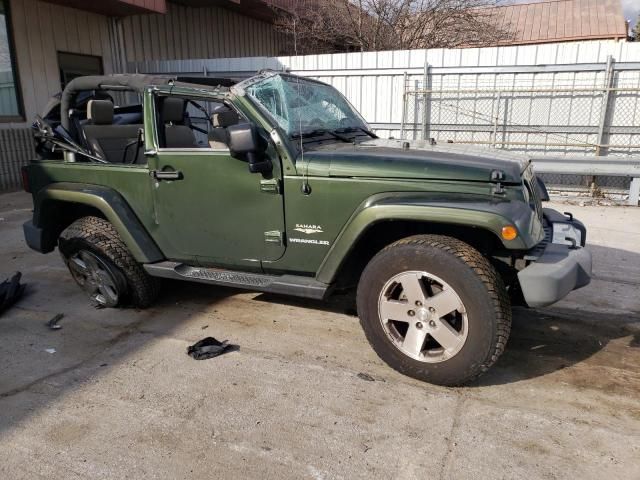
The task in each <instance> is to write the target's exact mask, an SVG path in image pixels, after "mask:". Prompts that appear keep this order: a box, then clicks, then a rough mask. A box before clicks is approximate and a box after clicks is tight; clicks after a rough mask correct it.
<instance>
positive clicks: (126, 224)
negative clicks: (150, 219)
mask: <svg viewBox="0 0 640 480" xmlns="http://www.w3.org/2000/svg"><path fill="white" fill-rule="evenodd" d="M51 201H56V202H69V203H75V204H80V205H87V206H90V207H93V208H95V209H97V210H99V211H100V212H102V214H103V215H104V217H105V218H106V219H107V220H108V221H109V222H110V223H111V224H112V225H113V226H114V228H115V229H116V231H117V232H118V234H119V235H120V238H122V241H123V242H124V243H125V244H126V245H127V248H129V250H130V252H131V254H132V255H133V257H134V258H135V259H136V261H138V262H140V263H153V262H158V261H161V260H163V259H164V255H163V254H162V252H161V251H160V249H159V248H158V246H157V245H156V244H155V242H154V241H153V239H152V238H151V236H150V235H149V233H148V232H147V230H146V229H145V227H144V226H143V225H142V223H141V222H140V220H139V219H138V217H137V216H136V215H135V213H134V212H133V210H132V209H131V207H130V206H129V205H128V204H127V202H126V201H125V199H124V198H123V197H122V195H120V194H119V193H118V192H116V191H115V190H113V189H110V188H106V187H101V186H98V185H87V184H78V183H56V184H52V185H49V186H47V187H45V188H43V189H42V190H40V191H39V192H38V193H37V195H36V198H35V202H34V204H35V209H34V213H33V223H34V225H36V226H43V225H44V224H45V223H46V220H45V219H44V218H42V212H43V210H44V207H45V206H46V204H47V203H48V202H51Z"/></svg>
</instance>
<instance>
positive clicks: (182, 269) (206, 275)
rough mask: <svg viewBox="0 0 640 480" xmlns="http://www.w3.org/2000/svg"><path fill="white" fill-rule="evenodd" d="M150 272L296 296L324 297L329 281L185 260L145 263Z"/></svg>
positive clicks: (178, 278) (151, 273)
mask: <svg viewBox="0 0 640 480" xmlns="http://www.w3.org/2000/svg"><path fill="white" fill-rule="evenodd" d="M144 269H145V270H146V271H147V273H148V274H149V275H151V276H153V277H161V278H172V279H176V280H190V281H192V282H200V283H208V284H210V285H223V286H227V287H236V288H244V289H246V290H257V291H260V292H269V293H281V294H284V295H293V296H296V297H306V298H315V299H318V300H321V299H323V298H324V297H325V295H326V293H327V291H328V289H329V285H327V284H326V283H321V282H318V281H317V280H315V279H314V278H310V277H302V276H296V275H265V274H263V273H251V272H236V271H233V270H223V269H219V268H202V267H193V266H191V265H186V264H184V263H176V262H159V263H148V264H146V265H144Z"/></svg>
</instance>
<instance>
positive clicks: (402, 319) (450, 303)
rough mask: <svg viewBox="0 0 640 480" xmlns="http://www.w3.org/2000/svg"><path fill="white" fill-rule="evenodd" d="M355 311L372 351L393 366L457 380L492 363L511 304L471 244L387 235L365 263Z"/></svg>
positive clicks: (439, 380)
mask: <svg viewBox="0 0 640 480" xmlns="http://www.w3.org/2000/svg"><path fill="white" fill-rule="evenodd" d="M357 303H358V315H359V317H360V323H361V324H362V327H363V329H364V332H365V334H366V336H367V339H368V340H369V343H370V344H371V346H372V347H373V349H374V350H375V351H376V353H377V354H378V356H379V357H380V358H381V359H382V360H384V361H385V362H386V363H387V364H389V365H390V366H391V367H393V368H394V369H396V370H398V371H399V372H401V373H403V374H405V375H409V376H411V377H414V378H417V379H419V380H424V381H427V382H429V383H434V384H439V385H448V386H453V385H461V384H464V383H468V382H470V381H471V380H473V379H475V378H476V377H478V376H479V375H481V374H482V373H484V372H485V371H487V370H488V369H489V367H491V365H493V364H494V363H495V362H496V361H497V359H498V357H499V356H500V354H501V353H502V351H503V350H504V347H505V345H506V343H507V338H508V337H509V331H510V328H511V306H510V304H509V298H508V295H507V292H506V289H505V287H504V284H503V282H502V279H501V278H500V276H499V275H498V273H497V272H496V270H495V269H494V268H493V266H492V265H491V264H490V263H489V261H488V260H487V259H486V258H485V257H483V256H482V255H481V254H480V253H479V252H478V251H477V250H475V249H474V248H472V247H471V246H469V245H468V244H466V243H464V242H462V241H460V240H457V239H454V238H451V237H446V236H441V235H418V236H414V237H409V238H406V239H403V240H400V241H398V242H395V243H393V244H391V245H389V246H388V247H386V248H385V249H384V250H382V251H381V252H379V253H378V254H377V255H376V256H375V257H374V258H373V259H372V260H371V261H370V262H369V264H368V265H367V267H366V268H365V270H364V272H363V274H362V276H361V278H360V282H359V284H358V293H357Z"/></svg>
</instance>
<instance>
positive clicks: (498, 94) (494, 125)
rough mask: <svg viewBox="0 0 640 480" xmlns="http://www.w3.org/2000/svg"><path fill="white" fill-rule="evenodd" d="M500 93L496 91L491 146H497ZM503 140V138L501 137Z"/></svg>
mask: <svg viewBox="0 0 640 480" xmlns="http://www.w3.org/2000/svg"><path fill="white" fill-rule="evenodd" d="M501 93H502V92H500V91H498V92H497V93H496V112H495V113H496V114H495V116H494V120H493V148H498V122H499V121H500V99H501ZM503 140H504V139H503Z"/></svg>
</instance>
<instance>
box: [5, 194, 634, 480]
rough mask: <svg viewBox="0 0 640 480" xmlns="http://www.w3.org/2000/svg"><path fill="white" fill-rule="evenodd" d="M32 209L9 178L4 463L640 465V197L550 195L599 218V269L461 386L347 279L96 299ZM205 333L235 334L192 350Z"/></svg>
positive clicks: (64, 472)
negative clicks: (638, 200)
mask: <svg viewBox="0 0 640 480" xmlns="http://www.w3.org/2000/svg"><path fill="white" fill-rule="evenodd" d="M30 208H31V204H30V198H29V197H28V196H27V195H26V194H23V193H12V194H4V195H0V219H1V220H0V238H2V242H1V243H0V259H1V261H0V277H2V278H4V277H7V276H9V275H10V274H11V273H13V271H15V270H21V271H22V272H23V281H24V282H27V283H28V284H29V287H28V291H27V296H26V297H25V298H23V299H22V300H21V301H20V302H19V303H18V304H17V305H16V306H15V307H13V308H12V309H11V310H9V311H7V312H6V313H5V314H4V315H3V316H1V317H0V327H1V328H2V339H3V341H2V343H0V365H1V367H0V368H1V370H0V458H1V459H2V460H1V461H0V477H1V478H11V479H22V478H24V479H27V478H28V479H33V478H47V479H52V478H64V479H70V478H76V477H78V478H105V479H122V478H149V479H152V478H163V479H164V478H195V477H202V478H211V477H215V478H221V479H224V478H260V479H263V478H284V479H289V478H290V479H300V478H311V479H339V478H344V479H354V478H397V479H411V478H456V479H466V478H523V477H524V478H529V479H532V478H567V477H572V478H581V479H592V478H593V479H600V478H603V477H606V478H621V479H626V478H629V479H633V478H640V461H639V460H638V459H640V293H639V291H640V288H639V287H640V208H629V207H597V206H594V207H575V206H571V207H569V206H566V205H559V206H556V208H558V209H559V210H561V211H564V210H570V211H572V212H573V213H574V214H575V215H576V217H577V218H580V219H581V220H583V221H584V222H585V223H586V224H587V227H588V229H589V234H588V242H589V243H590V248H591V250H592V252H593V254H594V262H595V263H594V270H595V278H594V280H593V281H592V283H591V285H589V286H588V287H586V288H584V289H582V290H580V291H576V292H573V293H572V294H571V295H570V296H569V297H568V298H567V299H566V300H564V301H562V302H560V303H558V304H557V305H555V306H553V307H551V308H546V309H538V310H523V309H518V310H516V311H515V313H514V324H513V329H512V334H511V339H510V340H509V343H508V345H507V349H506V352H505V354H504V355H503V356H502V358H501V359H500V361H499V362H498V364H497V365H496V366H495V367H494V368H493V369H492V370H491V371H490V372H489V373H488V374H487V375H485V376H483V377H482V378H481V379H480V380H479V381H477V382H476V383H475V384H473V385H472V386H470V387H467V388H457V389H447V388H441V387H435V386H431V385H428V384H423V383H420V382H418V381H415V380H412V379H409V378H406V377H403V376H402V375H400V374H398V373H396V372H395V371H393V370H391V369H390V368H389V367H387V366H386V365H385V364H383V363H382V362H381V361H380V360H379V359H378V358H377V357H376V355H375V354H374V353H373V351H372V350H371V348H370V347H369V345H368V344H367V342H366V340H365V338H364V335H363V333H362V331H361V329H360V326H359V324H358V320H357V318H356V317H354V316H351V315H349V314H347V313H346V312H348V311H350V309H351V303H350V302H349V301H348V299H345V298H338V299H334V300H332V301H331V302H329V303H321V302H313V301H308V300H299V299H289V298H285V297H278V296H275V295H266V294H257V293H251V292H240V291H236V290H231V289H226V288H216V287H209V286H204V285H197V284H188V283H177V282H166V283H165V284H164V290H163V295H162V298H161V300H160V301H159V302H158V303H157V304H156V305H155V306H154V307H153V308H151V309H148V310H145V311H136V310H121V311H114V310H96V309H94V308H93V307H91V305H90V303H89V302H88V300H87V299H86V298H85V296H84V294H83V293H82V292H81V291H80V290H79V288H78V287H77V286H76V285H75V284H74V283H73V281H72V279H71V277H70V275H69V274H68V272H67V271H66V269H65V268H64V267H63V264H62V262H61V260H60V258H59V256H58V254H57V253H53V254H50V255H46V256H43V255H40V254H38V253H35V252H32V251H30V250H28V248H27V247H26V246H25V245H24V242H23V240H22V231H21V224H22V222H24V221H25V220H26V219H27V218H28V217H29V216H30ZM57 313H64V315H65V316H64V318H63V319H62V320H61V321H60V325H62V329H61V330H57V331H52V330H49V329H48V328H47V327H46V322H47V321H48V320H49V319H50V318H51V317H53V316H54V315H55V314H57ZM209 335H211V336H214V337H216V338H218V339H220V340H224V339H228V340H229V341H230V342H231V343H237V344H239V345H240V351H239V352H233V353H230V354H227V355H224V356H222V357H218V358H215V359H211V360H205V361H195V360H193V359H191V358H190V357H188V356H187V355H186V348H187V346H188V345H191V344H192V343H194V342H196V341H197V340H200V339H201V338H203V337H205V336H209ZM51 348H53V349H55V353H47V352H46V349H51ZM358 374H365V375H361V376H360V377H359V376H358ZM372 379H373V381H371V380H372Z"/></svg>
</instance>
